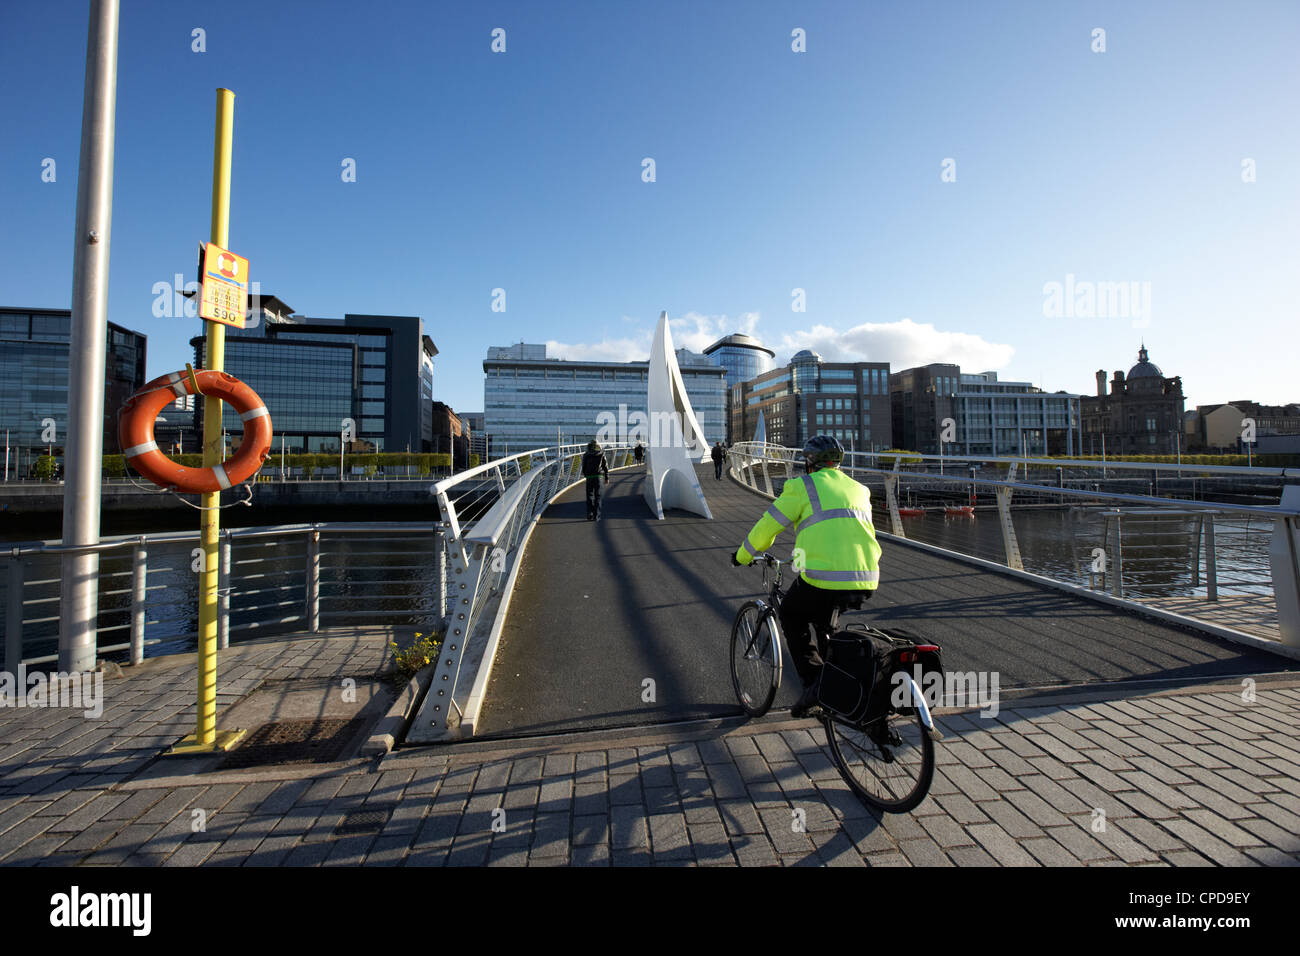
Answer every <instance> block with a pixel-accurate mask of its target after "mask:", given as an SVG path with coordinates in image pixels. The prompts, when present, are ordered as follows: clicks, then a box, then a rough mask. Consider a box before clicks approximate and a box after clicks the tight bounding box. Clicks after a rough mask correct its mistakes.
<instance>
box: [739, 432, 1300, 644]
mask: <svg viewBox="0 0 1300 956" xmlns="http://www.w3.org/2000/svg"><path fill="white" fill-rule="evenodd" d="M729 455H730V458H729V461H730V465H729V467H730V471H731V474H732V476H733V477H734V478H736V480H737V481H739V482H741V483H742V484H744V485H746V486H748V487H749V488H751V489H752V490H754V491H756V492H758V493H760V494H764V495H767V496H772V497H775V496H776V495H779V494H780V492H781V488H782V487H783V486H784V483H785V481H786V480H788V479H789V478H791V477H794V476H796V475H798V474H800V473H801V472H802V454H801V453H800V452H798V451H797V450H795V449H791V448H783V447H780V446H774V445H770V444H765V443H757V442H742V443H738V444H736V445H734V446H733V447H732V448H731V450H730V453H729ZM941 463H942V467H943V471H942V472H940V471H939V468H940V466H941ZM841 467H842V468H843V470H844V471H845V472H847V473H848V474H850V475H852V476H853V477H854V478H856V479H857V480H859V481H860V482H862V483H863V484H864V485H866V486H867V487H868V489H869V490H870V491H871V492H872V497H873V503H874V504H875V505H876V509H875V510H876V515H875V523H876V526H877V527H878V528H879V529H880V530H881V531H884V532H887V533H889V534H892V535H895V536H897V537H900V538H906V539H909V540H912V541H917V542H919V543H922V544H926V545H930V546H933V547H938V548H942V549H944V550H947V551H952V552H956V553H958V554H962V555H965V556H967V557H973V558H978V559H981V560H983V561H987V562H990V563H993V564H998V565H1002V566H1005V567H1007V568H1010V569H1013V570H1016V571H1029V572H1031V573H1034V574H1038V575H1041V576H1044V577H1048V578H1051V579H1054V580H1056V581H1059V582H1062V583H1065V584H1069V585H1073V586H1076V587H1082V588H1086V589H1088V590H1091V591H1095V592H1104V593H1106V594H1108V595H1110V596H1112V597H1114V598H1119V599H1126V600H1134V601H1138V602H1142V603H1145V604H1149V605H1151V606H1153V607H1157V608H1164V609H1166V610H1173V611H1175V612H1176V613H1181V614H1190V615H1192V616H1198V617H1204V618H1209V619H1213V620H1214V621H1215V622H1216V623H1221V624H1225V625H1226V626H1231V627H1234V629H1241V630H1246V631H1248V632H1250V633H1253V634H1256V635H1260V636H1267V637H1270V638H1272V639H1274V640H1276V639H1278V637H1279V636H1280V635H1279V625H1278V611H1277V605H1276V603H1275V590H1274V578H1275V575H1277V574H1278V573H1279V570H1278V568H1279V561H1280V562H1281V572H1280V573H1282V574H1283V575H1284V576H1287V577H1288V578H1290V579H1294V578H1295V575H1296V568H1295V564H1294V558H1292V559H1291V561H1287V559H1286V556H1285V554H1284V553H1283V552H1285V551H1286V548H1278V547H1277V546H1276V545H1277V543H1278V541H1279V536H1278V535H1277V534H1275V529H1278V528H1279V525H1280V524H1282V523H1285V522H1289V523H1290V526H1291V527H1292V528H1294V527H1295V523H1296V521H1297V516H1298V514H1300V512H1298V511H1297V509H1296V508H1293V507H1284V506H1282V505H1281V504H1280V498H1281V496H1282V491H1283V488H1284V487H1286V486H1287V485H1291V484H1295V483H1296V482H1297V481H1300V473H1297V470H1296V469H1280V468H1273V469H1254V468H1249V469H1248V468H1236V467H1226V466H1202V465H1183V466H1182V468H1181V471H1182V475H1181V476H1180V475H1179V474H1178V472H1179V467H1178V466H1177V465H1148V464H1140V463H1116V462H1106V463H1105V464H1104V465H1103V463H1101V462H1098V461H1085V462H1079V461H1065V462H1062V461H1060V460H1057V459H1026V458H1007V459H988V458H980V459H971V458H967V459H961V461H960V463H959V462H958V460H957V459H955V458H953V457H950V456H943V457H942V458H940V456H922V455H915V454H899V453H869V452H857V453H849V454H846V456H845V460H844V462H843V464H842V466H841ZM1026 467H1027V468H1028V469H1029V473H1028V474H1027V475H1025V474H1024V473H1023V470H1024V469H1025V468H1026ZM1103 469H1104V471H1105V473H1106V474H1107V475H1109V476H1110V477H1108V478H1103V477H1102V472H1103ZM1153 469H1154V474H1153V473H1152V472H1153ZM1116 471H1118V472H1120V475H1119V477H1116V476H1115V475H1114V474H1113V473H1114V472H1116ZM1202 471H1207V472H1209V473H1210V475H1209V476H1208V477H1210V478H1211V479H1214V480H1216V481H1217V482H1218V485H1217V486H1213V485H1209V484H1207V476H1203V475H1202V474H1201V472H1202ZM1144 473H1145V474H1144ZM1243 479H1246V480H1247V483H1248V485H1252V488H1251V490H1250V491H1249V493H1248V494H1246V493H1243V492H1242V489H1241V488H1240V487H1238V488H1236V489H1235V491H1236V494H1234V492H1233V490H1231V489H1230V490H1228V491H1225V482H1226V483H1228V484H1229V485H1230V484H1231V483H1232V482H1241V481H1242V480H1243ZM1261 480H1263V481H1267V482H1271V483H1272V484H1271V486H1268V485H1264V486H1261V485H1258V484H1255V483H1257V482H1260V481H1261ZM1193 481H1196V482H1199V483H1200V484H1199V485H1198V487H1197V488H1196V489H1195V490H1194V491H1193V489H1192V487H1191V485H1190V482H1193ZM1157 485H1158V486H1159V488H1160V491H1161V494H1159V495H1155V494H1150V493H1147V492H1149V491H1150V490H1152V489H1153V488H1154V487H1155V486H1157ZM1270 487H1271V491H1270V490H1267V489H1268V488H1270ZM1243 494H1244V496H1245V497H1246V498H1247V499H1248V500H1249V501H1250V502H1251V503H1241V502H1240V501H1239V500H1232V499H1233V498H1234V497H1236V498H1240V497H1242V496H1243ZM1211 497H1212V498H1213V499H1223V498H1227V499H1229V500H1211ZM1013 502H1014V504H1013ZM882 505H883V507H882ZM1279 553H1283V556H1282V557H1281V558H1279V557H1278V554H1279Z"/></svg>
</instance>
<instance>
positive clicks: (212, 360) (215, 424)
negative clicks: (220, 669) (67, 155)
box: [172, 89, 243, 753]
mask: <svg viewBox="0 0 1300 956" xmlns="http://www.w3.org/2000/svg"><path fill="white" fill-rule="evenodd" d="M234 129H235V94H234V93H232V92H230V90H226V89H219V90H217V125H216V137H215V144H214V146H213V151H212V239H211V240H210V241H211V242H214V243H216V244H217V245H218V246H220V247H221V248H223V249H228V248H230V242H229V239H230V234H229V233H230V155H231V147H232V144H233V141H234ZM206 265H207V264H206V263H205V267H206ZM203 359H204V360H203V365H204V368H207V369H210V370H212V371H217V372H220V371H223V370H224V369H225V365H226V327H225V326H224V325H222V324H221V323H220V322H212V321H208V322H207V343H206V348H205V351H204V357H203ZM222 445H223V443H222V431H221V400H220V399H218V398H213V397H212V396H211V395H205V396H203V467H204V468H212V467H214V466H216V465H219V464H221V462H222V461H223V460H224V458H225V448H224V447H222ZM201 504H202V507H203V510H202V511H201V512H199V514H200V515H201V517H200V519H199V521H200V524H199V528H200V532H201V537H202V540H203V572H202V575H201V578H202V579H201V580H200V582H199V634H198V643H199V647H198V702H197V706H196V721H195V728H194V735H193V736H192V737H186V738H185V739H184V740H183V741H181V742H180V743H179V744H177V745H176V746H175V747H173V748H172V752H173V753H194V752H203V751H214V750H225V749H227V748H228V747H230V745H231V744H233V743H234V742H235V741H236V740H238V739H239V737H241V736H242V735H243V731H226V732H223V733H221V734H218V733H217V588H218V583H219V578H218V567H219V563H218V548H217V545H218V538H219V537H220V533H221V511H220V510H219V507H218V506H219V505H220V504H221V492H219V491H213V492H208V493H206V494H204V495H203V496H202V501H201Z"/></svg>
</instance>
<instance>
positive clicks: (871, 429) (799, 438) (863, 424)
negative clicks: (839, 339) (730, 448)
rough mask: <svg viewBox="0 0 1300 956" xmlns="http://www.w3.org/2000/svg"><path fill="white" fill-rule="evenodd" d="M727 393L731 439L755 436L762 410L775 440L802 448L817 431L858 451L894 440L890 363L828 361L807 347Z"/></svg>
mask: <svg viewBox="0 0 1300 956" xmlns="http://www.w3.org/2000/svg"><path fill="white" fill-rule="evenodd" d="M727 395H728V410H729V417H730V423H731V436H732V440H733V442H739V441H750V440H752V439H753V437H754V431H755V429H756V428H757V427H758V416H759V413H760V412H761V413H762V415H763V422H764V426H765V428H766V431H767V440H768V441H769V442H771V443H773V444H776V445H787V446H790V447H794V448H802V447H803V445H804V443H805V442H806V441H807V440H808V439H809V438H810V437H812V436H813V435H832V436H834V437H835V438H837V439H839V441H840V443H841V444H843V445H844V447H845V448H846V449H849V450H858V451H863V450H866V451H871V450H873V449H877V448H886V447H888V445H889V442H890V426H889V414H890V412H889V363H888V362H826V361H823V360H822V357H821V356H820V355H818V354H817V353H816V352H813V351H810V350H808V349H804V350H803V351H801V352H798V353H796V354H795V355H794V357H793V358H792V359H791V360H790V364H789V365H787V366H785V367H784V368H774V369H772V370H770V371H767V372H764V373H761V374H760V375H758V376H757V377H755V378H753V379H752V380H750V381H748V382H741V383H739V384H737V385H733V386H731V387H730V388H728V390H727Z"/></svg>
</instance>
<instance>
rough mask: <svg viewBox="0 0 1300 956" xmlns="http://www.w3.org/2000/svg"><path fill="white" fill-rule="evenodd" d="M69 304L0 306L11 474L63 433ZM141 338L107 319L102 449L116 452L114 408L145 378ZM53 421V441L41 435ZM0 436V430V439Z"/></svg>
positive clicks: (2, 396)
mask: <svg viewBox="0 0 1300 956" xmlns="http://www.w3.org/2000/svg"><path fill="white" fill-rule="evenodd" d="M71 343H72V312H71V310H69V309H26V308H23V309H19V308H0V431H4V430H7V431H8V432H9V448H10V455H11V459H10V464H9V474H10V476H11V477H13V476H14V475H17V474H26V472H27V468H28V467H29V466H30V463H31V462H32V461H33V460H34V458H35V457H36V456H38V455H41V454H45V453H46V451H47V450H49V448H50V447H51V445H52V446H53V450H54V453H55V455H61V454H62V453H63V444H64V441H65V440H66V438H67V433H68V352H69V349H70V347H71ZM146 344H147V341H146V338H145V336H143V335H141V334H140V333H138V332H132V331H131V330H130V329H126V328H123V327H122V326H120V325H117V324H115V323H113V322H109V323H108V334H107V339H106V342H105V349H106V356H105V368H104V431H103V440H104V454H106V455H112V454H117V453H118V451H119V449H118V442H117V413H118V411H119V410H120V409H121V407H122V405H123V404H125V402H126V400H127V399H128V398H130V397H131V394H132V393H133V392H135V391H136V390H137V389H139V388H140V387H141V386H143V385H144V383H145V377H144V375H145V349H146ZM47 422H53V426H54V429H53V431H54V441H53V442H47V441H46V440H45V437H46V435H47V434H48V428H47ZM2 438H3V436H2V435H0V439H2Z"/></svg>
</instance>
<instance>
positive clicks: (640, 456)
mask: <svg viewBox="0 0 1300 956" xmlns="http://www.w3.org/2000/svg"><path fill="white" fill-rule="evenodd" d="M632 455H633V456H634V457H635V458H636V463H637V464H638V465H640V464H643V463H644V462H645V448H644V447H643V446H642V444H641V443H640V442H637V443H636V447H635V448H633V449H632Z"/></svg>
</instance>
